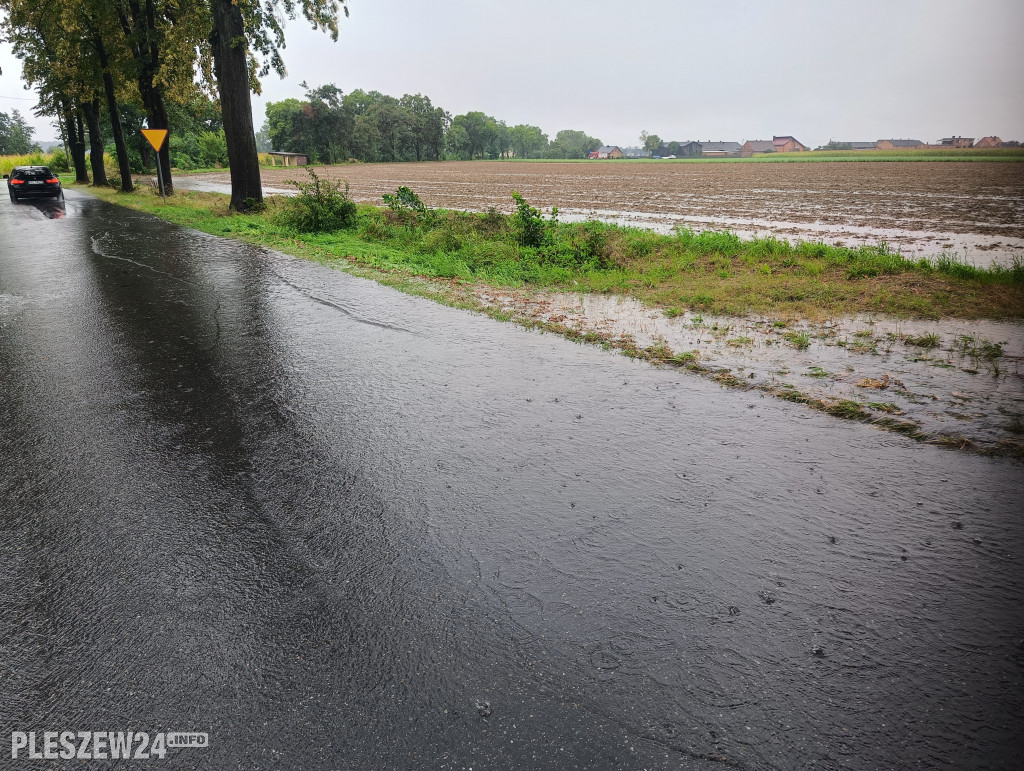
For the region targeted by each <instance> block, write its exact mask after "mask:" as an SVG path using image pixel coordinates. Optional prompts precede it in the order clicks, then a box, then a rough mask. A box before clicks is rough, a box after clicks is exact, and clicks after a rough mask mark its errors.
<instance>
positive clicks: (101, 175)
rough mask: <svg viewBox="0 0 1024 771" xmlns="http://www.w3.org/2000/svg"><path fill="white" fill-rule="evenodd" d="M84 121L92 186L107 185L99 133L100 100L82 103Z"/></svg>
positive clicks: (101, 141) (101, 138)
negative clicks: (87, 126) (87, 135)
mask: <svg viewBox="0 0 1024 771" xmlns="http://www.w3.org/2000/svg"><path fill="white" fill-rule="evenodd" d="M82 112H84V113H85V120H86V123H87V124H88V125H89V163H90V164H91V165H92V184H93V186H94V187H106V186H107V169H106V167H105V166H104V165H103V137H102V135H101V134H100V100H99V99H93V100H92V101H91V102H83V103H82Z"/></svg>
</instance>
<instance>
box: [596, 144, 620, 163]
mask: <svg viewBox="0 0 1024 771" xmlns="http://www.w3.org/2000/svg"><path fill="white" fill-rule="evenodd" d="M588 157H590V158H593V159H595V160H598V159H599V160H606V159H608V158H621V157H622V150H620V149H619V148H618V147H614V146H607V145H606V146H604V147H599V148H597V149H596V150H594V151H593V152H592V153H591V154H590V155H589V156H588Z"/></svg>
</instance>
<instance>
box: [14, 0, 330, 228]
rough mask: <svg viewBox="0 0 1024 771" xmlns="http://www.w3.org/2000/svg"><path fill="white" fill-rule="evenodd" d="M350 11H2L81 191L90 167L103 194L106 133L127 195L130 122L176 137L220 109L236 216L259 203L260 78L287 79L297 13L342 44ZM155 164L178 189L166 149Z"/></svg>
mask: <svg viewBox="0 0 1024 771" xmlns="http://www.w3.org/2000/svg"><path fill="white" fill-rule="evenodd" d="M345 2H346V0H0V15H2V16H3V20H2V27H0V30H2V34H3V38H4V39H5V40H6V41H7V42H8V44H9V46H10V48H11V50H12V51H13V52H14V54H15V55H16V56H17V57H18V58H20V59H21V61H22V73H23V77H24V78H25V80H26V82H27V84H28V85H30V86H34V87H36V89H37V90H38V94H39V104H40V108H39V110H40V114H44V115H50V116H53V117H54V118H56V119H57V121H58V122H59V125H60V127H61V131H62V134H63V138H64V142H65V145H66V147H67V148H68V150H69V151H70V155H71V158H72V165H73V167H74V169H75V176H76V179H78V181H83V182H85V181H88V170H87V166H86V163H87V157H88V159H89V162H90V164H91V166H92V173H93V184H106V182H107V180H106V171H105V169H104V165H103V150H104V141H103V136H104V133H103V130H102V129H101V125H103V126H105V127H108V128H109V132H110V136H111V138H112V140H113V145H114V154H115V156H116V158H117V167H118V175H119V176H120V186H121V188H122V189H123V190H131V189H132V186H133V185H132V177H131V172H132V161H131V158H130V154H131V153H130V150H131V142H130V141H129V140H128V139H127V138H126V136H125V133H126V132H125V130H126V126H125V121H124V120H123V116H124V115H125V114H129V115H132V114H134V115H137V116H138V117H139V119H140V120H139V122H140V124H141V122H142V121H144V122H145V124H146V125H147V126H148V127H149V128H154V129H169V128H170V125H171V118H172V115H173V114H174V113H175V111H179V112H180V111H181V110H183V109H187V108H188V107H189V106H190V105H196V104H200V105H202V103H203V102H204V101H206V102H209V100H210V99H211V98H212V99H214V100H216V104H217V107H218V110H219V120H217V121H214V122H212V123H216V124H218V125H216V126H214V125H212V123H209V122H208V124H207V128H209V129H210V131H209V133H213V134H219V132H220V131H223V146H224V149H225V151H226V153H227V156H228V162H229V165H230V168H231V206H232V207H233V208H235V209H239V210H244V209H246V208H250V207H252V206H254V205H259V204H261V203H262V200H263V192H262V187H261V184H260V176H259V159H258V156H257V152H256V139H255V134H254V131H253V124H252V105H251V99H250V92H251V90H257V91H258V89H259V78H260V77H263V76H265V75H267V74H268V73H269V72H270V71H272V70H273V71H276V72H278V73H280V74H283V73H284V62H283V60H282V58H281V53H280V51H281V49H282V48H283V47H284V24H285V22H286V20H287V19H293V18H295V16H296V15H297V14H300V13H301V14H302V16H303V17H304V18H306V19H307V20H308V21H309V22H310V23H311V24H312V25H313V27H314V28H316V29H323V30H325V31H327V32H329V33H330V34H331V36H332V38H334V39H336V38H337V34H338V17H339V13H340V12H342V11H344V13H346V14H347V13H348V11H347V8H346V7H345ZM193 112H195V111H194V110H193ZM131 128H132V129H134V128H135V127H134V126H132V127H131ZM206 140H207V143H208V145H209V146H210V147H212V146H213V145H214V144H215V143H214V141H213V139H211V138H210V137H206ZM86 142H88V144H89V151H88V153H87V151H86ZM197 147H198V142H197ZM218 147H219V145H218ZM200 149H201V148H200ZM138 150H139V152H144V149H143V148H138ZM157 162H158V163H159V164H160V165H161V170H162V172H163V176H164V180H165V183H166V184H167V185H168V186H169V187H171V188H173V183H172V178H171V158H170V148H169V146H168V144H167V143H165V144H164V145H163V147H162V148H161V150H160V152H159V154H158V157H157Z"/></svg>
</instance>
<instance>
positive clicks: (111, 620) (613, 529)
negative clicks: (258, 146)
mask: <svg viewBox="0 0 1024 771" xmlns="http://www.w3.org/2000/svg"><path fill="white" fill-rule="evenodd" d="M58 210H59V211H60V212H61V214H65V215H66V216H63V217H61V218H54V217H53V216H52V215H53V214H54V212H56V211H58ZM0 230H2V231H3V244H4V246H3V248H2V251H0V397H2V398H0V427H2V429H0V650H2V652H3V653H2V657H0V730H3V731H4V732H5V733H4V736H3V741H4V742H6V741H7V733H9V731H13V730H19V731H33V730H34V731H37V732H40V735H41V732H43V731H46V730H64V729H68V730H96V731H98V730H111V731H116V730H136V731H148V732H151V733H155V732H157V731H202V732H208V733H209V736H210V747H209V748H208V749H177V750H171V751H169V752H168V757H167V760H166V761H165V762H166V766H167V767H168V768H218V769H219V768H246V769H256V768H261V769H262V768H267V769H270V768H282V769H292V768H303V769H340V768H343V769H419V768H438V769H465V768H488V769H525V768H529V769H641V768H646V769H669V768H672V769H678V768H684V769H709V768H717V767H724V768H740V769H793V768H812V767H813V768H823V769H833V768H834V769H846V768H849V769H876V768H906V767H911V766H914V767H921V768H950V769H957V768H968V767H970V768H1007V769H1008V768H1013V767H1015V766H1016V765H1017V763H1018V761H1019V754H1018V749H1019V746H1018V744H1017V742H1018V740H1019V736H1020V730H1021V721H1022V715H1024V687H1022V686H1024V642H1022V637H1024V606H1022V604H1021V594H1022V587H1024V564H1022V558H1024V520H1022V518H1021V514H1020V508H1021V507H1020V501H1021V492H1022V481H1024V475H1022V471H1021V467H1020V466H1019V465H1015V464H1013V463H1011V462H1009V461H999V460H992V459H986V458H982V457H978V456H973V455H968V454H962V453H958V452H954V451H949V450H941V449H937V448H934V447H930V446H925V445H920V444H916V443H914V442H912V441H910V440H907V439H904V438H902V437H900V436H897V435H893V434H887V433H883V432H880V431H877V430H876V429H873V428H871V427H870V426H865V425H862V424H857V423H848V422H842V421H838V420H835V419H832V418H830V417H828V416H825V415H821V414H817V413H812V412H809V411H807V410H806V409H805V408H803V407H801V406H799V405H791V404H787V403H782V402H776V401H772V400H770V399H764V398H760V397H759V396H756V395H751V394H750V393H743V392H737V391H734V390H728V389H722V388H720V387H719V386H717V385H716V384H714V383H712V382H709V381H707V380H704V379H701V378H698V377H692V376H688V375H687V374H685V373H681V372H679V371H675V370H661V369H657V368H653V367H650V366H647V365H645V364H641V363H636V362H632V361H630V360H628V359H626V358H624V357H621V356H618V355H616V354H614V353H608V352H604V351H601V350H599V349H597V348H594V347H585V346H578V345H575V344H573V343H571V342H567V341H565V340H563V339H561V338H557V337H554V336H552V335H544V334H538V333H535V332H528V331H524V330H522V329H518V328H516V327H514V326H512V325H507V324H504V325H503V324H499V323H496V322H494V321H491V320H490V319H487V318H484V317H481V316H476V315H473V314H470V313H466V312H462V311H457V310H452V309H449V308H445V307H441V306H438V305H435V304H432V303H430V302H428V301H425V300H422V299H418V298H414V297H409V296H406V295H402V294H399V293H397V292H395V291H392V290H390V289H387V288H384V287H381V286H379V285H376V284H374V283H371V282H368V281H365V280H361V279H357V278H353V277H351V276H348V275H346V274H343V273H339V272H337V271H331V270H328V269H326V268H322V267H320V266H317V265H314V264H310V263H305V262H301V261H298V260H295V259H292V258H289V257H285V256H283V255H279V254H275V253H272V252H267V251H265V250H261V249H257V248H253V247H250V246H245V245H241V244H237V243H234V242H230V241H225V240H221V239H217V238H213V237H209V236H205V235H202V234H199V233H196V232H192V231H189V230H185V229H182V228H178V227H174V226H171V225H168V224H166V223H163V222H160V221H158V220H155V219H153V218H151V217H149V216H146V215H142V214H139V213H135V212H131V211H128V210H122V209H117V208H114V207H112V206H109V205H107V204H105V203H102V202H99V201H96V200H93V199H90V198H88V197H85V196H82V195H78V194H74V193H69V194H68V198H67V202H66V205H65V206H63V207H60V206H56V205H54V204H44V203H39V204H22V205H19V206H12V205H8V204H6V203H5V204H3V205H0ZM0 757H8V758H9V757H10V755H9V753H7V752H4V753H3V754H2V755H0ZM6 762H8V761H0V767H5V766H4V765H3V764H4V763H6ZM12 762H13V761H12ZM16 767H18V768H21V767H26V768H32V767H39V768H53V767H59V766H58V765H57V764H56V763H54V762H53V761H35V762H34V764H33V763H27V764H25V765H20V764H19V765H17V766H16Z"/></svg>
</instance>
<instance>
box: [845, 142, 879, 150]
mask: <svg viewBox="0 0 1024 771" xmlns="http://www.w3.org/2000/svg"><path fill="white" fill-rule="evenodd" d="M846 144H848V145H849V146H850V149H851V150H877V149H878V143H877V142H847V143H846Z"/></svg>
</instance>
